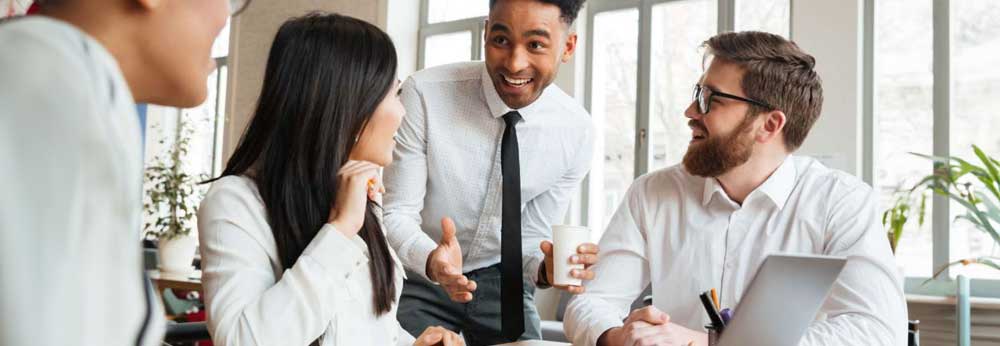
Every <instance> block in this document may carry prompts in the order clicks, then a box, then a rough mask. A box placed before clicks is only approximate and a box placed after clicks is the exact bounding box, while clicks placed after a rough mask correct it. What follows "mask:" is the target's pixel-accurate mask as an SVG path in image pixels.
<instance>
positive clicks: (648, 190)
mask: <svg viewBox="0 0 1000 346" xmlns="http://www.w3.org/2000/svg"><path fill="white" fill-rule="evenodd" d="M704 46H705V48H706V59H705V61H706V65H708V69H707V70H706V71H705V72H704V74H703V76H702V78H701V80H699V81H698V84H697V85H696V86H695V91H694V101H693V102H692V103H691V105H690V106H689V107H688V108H687V110H686V111H685V115H686V116H687V117H688V118H689V119H690V120H689V126H690V127H691V129H692V139H691V143H690V146H689V147H688V151H687V154H686V155H685V156H684V161H683V164H682V165H678V166H674V167H670V168H667V169H663V170H660V171H656V172H652V173H650V174H647V175H645V176H643V177H640V178H639V179H637V180H636V181H635V182H634V183H633V184H632V186H631V187H630V188H629V191H628V193H627V195H626V196H625V198H624V201H623V202H622V204H621V206H620V207H619V209H618V211H617V212H616V213H615V215H614V217H613V218H612V220H611V222H610V224H609V225H608V228H607V231H606V232H605V233H604V237H603V238H602V239H601V242H600V244H599V246H600V248H601V251H602V255H601V258H600V259H599V260H598V262H597V264H595V265H594V266H593V267H592V269H593V271H594V273H595V274H596V279H594V280H593V281H590V282H587V283H585V285H584V287H585V288H586V293H584V294H582V295H579V296H576V297H574V298H573V300H572V301H571V302H570V304H569V306H568V308H567V311H566V323H565V328H566V334H567V335H569V336H570V338H571V339H572V340H573V344H574V345H594V344H597V345H616V346H617V345H707V335H706V334H705V333H704V332H703V326H704V325H706V324H707V323H708V318H707V316H706V314H705V311H704V309H703V307H702V305H701V302H700V301H699V298H698V294H699V293H700V292H704V291H705V290H706V289H708V288H712V287H716V288H718V289H719V292H720V297H719V298H720V303H721V306H727V307H732V306H736V304H737V302H738V301H739V300H740V298H741V296H742V294H743V293H744V291H745V289H746V287H747V285H748V284H749V281H750V280H751V279H752V277H753V275H754V273H755V272H756V270H757V268H758V267H759V266H760V265H761V264H762V262H763V260H764V259H765V258H766V257H767V255H768V254H770V253H775V252H792V253H804V254H817V255H832V256H843V257H847V258H848V261H847V264H846V267H845V268H844V270H843V272H842V273H841V274H840V276H839V277H838V278H837V281H836V283H835V285H834V287H833V290H832V291H831V293H830V295H829V297H828V298H827V300H826V302H825V303H824V305H823V307H822V308H821V314H820V317H819V318H817V319H816V321H814V322H813V323H812V325H811V326H810V327H809V329H808V331H807V332H806V335H805V336H804V337H803V339H802V340H801V341H800V345H905V344H906V325H905V323H904V322H906V305H905V303H906V302H905V300H904V296H903V287H902V282H901V278H900V276H899V274H898V272H897V270H896V266H895V262H894V260H893V257H892V254H891V251H890V250H889V244H888V242H887V241H886V238H885V233H884V232H883V231H882V228H881V226H880V224H879V218H878V210H877V205H876V200H877V199H876V195H875V192H873V190H872V189H871V187H869V186H868V185H866V184H865V183H863V182H862V181H860V180H859V179H857V178H856V177H854V176H851V175H848V174H847V173H844V172H841V171H837V170H833V169H830V168H827V167H825V166H823V165H822V164H820V163H819V162H817V161H816V160H814V159H811V158H807V157H799V156H794V155H792V153H793V152H794V151H795V150H796V149H797V148H798V147H799V146H800V145H801V144H802V142H803V141H804V140H805V138H806V135H807V134H808V132H809V129H810V128H811V127H812V125H813V123H815V122H816V119H817V118H818V117H819V114H820V109H821V106H822V100H823V96H822V87H821V82H820V78H819V76H818V75H817V74H816V72H815V71H814V70H813V68H814V65H815V59H814V58H813V57H812V56H810V55H808V54H806V53H805V52H803V51H802V50H801V49H799V47H798V46H797V45H796V44H795V43H793V42H790V41H788V40H786V39H784V38H782V37H780V36H777V35H772V34H767V33H761V32H741V33H724V34H719V35H717V36H715V37H712V38H711V39H709V40H708V41H706V42H705V44H704ZM650 284H651V285H652V292H653V305H652V306H649V307H646V308H643V309H639V310H635V311H632V312H631V313H629V311H628V307H629V303H630V302H632V301H633V300H634V299H635V298H636V297H637V296H638V295H639V294H640V292H642V290H643V289H644V288H645V287H646V286H647V285H650ZM793 308H794V307H793ZM737 313H738V312H737ZM623 319H625V320H624V322H623Z"/></svg>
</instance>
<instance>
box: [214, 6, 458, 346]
mask: <svg viewBox="0 0 1000 346" xmlns="http://www.w3.org/2000/svg"><path fill="white" fill-rule="evenodd" d="M398 93H399V81H398V80H397V79H396V53H395V48H394V46H393V44H392V41H391V40H390V38H389V36H388V35H386V34H385V33H384V32H382V31H381V30H380V29H378V28H377V27H375V26H374V25H371V24H369V23H366V22H363V21H361V20H358V19H354V18H351V17H346V16H341V15H337V14H318V13H314V14H309V15H306V16H304V17H300V18H294V19H291V20H289V21H287V22H286V23H285V24H284V25H282V26H281V28H280V29H279V30H278V33H277V35H276V37H275V39H274V43H273V45H272V47H271V51H270V55H269V57H268V61H267V68H266V71H265V74H264V83H263V88H262V90H261V94H260V98H259V100H258V103H257V108H256V110H255V111H254V114H253V119H252V120H251V121H250V125H249V127H248V128H247V131H246V133H245V134H244V135H243V138H242V139H241V140H240V143H239V145H238V146H237V148H236V151H235V152H234V154H233V156H232V158H231V159H230V160H229V162H228V164H227V166H226V169H225V170H224V171H223V172H222V175H221V176H220V177H218V178H216V179H213V181H214V183H213V184H212V187H211V189H210V190H209V192H208V195H207V196H206V197H205V199H204V201H203V202H202V205H201V209H200V210H199V212H198V219H199V221H198V225H199V229H200V235H201V236H200V238H201V239H200V240H201V253H202V270H203V276H202V281H203V283H204V286H205V302H206V306H207V312H208V324H209V331H210V332H211V334H212V338H213V341H214V342H215V343H216V344H219V345H307V344H313V345H325V346H331V345H410V344H415V345H430V344H438V343H443V344H446V345H451V344H455V345H458V344H461V339H460V338H459V337H458V336H457V335H455V334H454V333H452V332H450V331H446V330H444V329H442V328H438V327H432V328H428V329H427V330H426V331H425V332H424V333H423V335H421V337H420V338H418V339H417V340H414V338H413V337H412V336H410V335H409V334H407V333H406V332H405V331H403V330H402V329H401V328H400V327H399V324H398V323H397V322H396V302H397V300H398V297H399V294H400V287H401V285H402V279H403V269H402V267H401V265H400V262H399V260H398V259H397V258H396V255H395V253H394V252H393V250H392V249H391V248H390V247H389V246H388V244H387V243H386V239H385V235H384V233H383V230H382V226H381V222H380V210H379V208H380V207H379V205H378V204H377V203H376V202H375V201H377V200H378V199H379V196H380V192H381V191H380V190H381V189H382V188H381V181H380V177H379V173H378V172H379V168H380V167H381V166H385V165H387V164H389V163H390V162H391V161H392V148H393V145H394V141H393V135H394V133H395V132H396V129H397V128H398V127H399V124H400V122H401V120H402V117H403V113H404V110H403V106H402V104H401V103H400V102H399V99H398Z"/></svg>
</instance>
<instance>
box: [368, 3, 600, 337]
mask: <svg viewBox="0 0 1000 346" xmlns="http://www.w3.org/2000/svg"><path fill="white" fill-rule="evenodd" d="M480 1H486V0H480ZM583 2H584V1H583V0H561V1H560V0H491V1H490V14H489V18H488V20H487V21H486V23H485V24H486V25H485V28H486V30H485V37H484V42H485V47H484V52H485V56H486V61H485V63H484V62H482V61H478V62H467V63H457V64H451V65H445V66H439V67H434V68H430V69H427V70H424V71H420V72H417V73H416V74H414V75H413V76H412V77H410V78H409V79H408V80H407V81H406V82H405V83H404V85H403V91H402V98H403V104H404V105H405V106H406V111H407V116H406V117H405V119H404V121H403V125H402V126H401V127H400V129H399V133H398V134H397V137H396V142H397V146H396V149H395V154H394V155H395V157H394V160H395V161H394V162H395V163H394V164H393V165H392V166H391V167H389V168H387V169H386V172H385V183H386V190H387V193H386V196H385V222H386V230H387V232H388V238H389V241H390V243H391V244H392V246H393V247H395V248H396V249H397V251H398V253H399V254H400V256H401V257H402V261H403V262H404V263H405V264H406V265H407V268H408V269H409V270H410V272H409V279H408V281H407V282H406V284H405V285H404V287H403V294H402V298H401V299H400V308H399V314H398V316H399V320H400V323H401V324H402V325H403V327H404V328H406V329H407V330H410V331H411V332H412V331H418V330H423V328H425V327H426V326H430V325H441V326H445V327H447V328H449V329H451V330H453V331H456V332H459V331H460V332H462V333H463V335H464V336H465V338H466V341H467V342H468V344H470V345H491V344H496V343H502V342H508V341H513V340H518V339H538V338H540V330H539V329H540V328H539V318H538V313H537V311H536V309H535V306H534V300H533V297H532V296H533V293H534V289H535V288H536V287H547V286H549V285H550V283H549V279H548V278H551V277H552V257H551V256H552V244H551V243H549V242H548V241H547V239H550V238H551V226H552V224H553V223H560V221H561V219H562V218H563V216H564V215H565V212H566V210H567V207H568V205H569V202H570V199H571V196H572V195H573V192H574V190H575V189H576V188H577V186H578V185H579V183H580V181H582V180H583V177H584V176H585V175H586V174H587V172H588V171H589V169H590V160H591V154H592V150H593V149H592V146H593V144H592V142H593V129H592V127H591V122H590V116H589V115H588V114H587V112H586V111H585V110H584V109H583V108H582V107H581V105H580V103H579V102H577V101H576V100H574V99H573V98H571V97H570V96H569V95H567V94H566V93H565V92H563V91H562V90H560V89H559V88H558V87H556V86H555V85H552V81H553V80H554V79H555V75H556V71H558V69H559V66H560V64H561V63H564V62H567V61H569V59H571V58H572V56H573V53H574V51H575V49H576V41H577V35H576V33H574V32H573V30H572V28H571V27H572V24H573V21H574V20H575V18H576V16H577V13H578V12H579V10H580V8H581V7H582V6H583ZM444 217H452V218H454V223H453V222H452V221H451V220H450V219H448V220H444V221H441V222H440V223H439V220H442V218H444ZM578 250H579V251H578V252H579V253H578V254H577V256H575V257H576V258H575V259H574V260H575V262H576V263H582V264H584V265H588V266H589V264H592V263H594V262H595V261H596V259H597V246H596V245H594V244H585V245H583V246H581V247H580V248H579V249H578ZM571 275H573V276H574V277H578V278H581V279H591V278H593V273H591V272H590V271H589V270H587V269H585V270H576V271H574V272H573V273H572V274H571ZM434 283H438V284H439V285H435V284H434ZM561 288H562V289H565V290H567V291H569V292H572V293H580V292H582V290H583V289H582V288H581V287H579V286H568V287H561Z"/></svg>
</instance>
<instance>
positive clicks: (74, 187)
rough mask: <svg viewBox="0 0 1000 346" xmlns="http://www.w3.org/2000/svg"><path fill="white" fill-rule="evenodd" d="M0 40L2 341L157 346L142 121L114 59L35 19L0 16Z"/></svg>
mask: <svg viewBox="0 0 1000 346" xmlns="http://www.w3.org/2000/svg"><path fill="white" fill-rule="evenodd" d="M0 47H2V48H0V167H2V168H0V191H3V192H2V195H0V316H3V322H2V323H0V345H136V344H146V345H158V344H159V341H160V340H162V333H163V328H164V320H163V312H162V308H161V307H160V305H159V303H158V299H156V296H155V295H154V294H153V293H152V292H147V290H146V287H145V286H144V284H143V279H142V277H143V276H142V270H143V264H142V249H141V245H140V244H141V243H140V239H141V234H140V232H141V230H142V221H141V217H142V200H141V198H142V139H141V136H140V133H141V132H140V131H141V129H140V128H139V120H138V115H137V114H136V111H135V100H134V99H133V98H132V94H131V92H130V91H129V88H128V85H127V84H126V83H125V78H124V77H123V76H122V72H121V70H120V69H119V67H118V63H117V62H116V61H115V59H114V57H113V56H112V55H111V54H110V53H109V52H108V51H107V49H105V48H104V46H102V45H101V44H100V43H99V42H98V41H97V40H95V39H93V38H92V37H90V36H88V35H87V34H85V33H84V32H82V31H80V30H79V29H77V28H75V27H73V26H71V25H69V24H67V23H65V22H61V21H57V20H53V19H50V18H47V17H40V16H32V17H25V18H20V19H14V20H11V21H10V22H6V23H3V24H0ZM147 294H148V295H147ZM147 298H149V299H148V300H147ZM150 310H152V311H150ZM147 318H149V320H147ZM144 325H145V326H146V327H147V329H146V330H145V331H141V330H140V329H142V327H143V326H144ZM140 334H142V335H143V336H144V337H143V339H142V340H139V341H137V339H138V338H139V335H140Z"/></svg>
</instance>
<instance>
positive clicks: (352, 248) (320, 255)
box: [302, 224, 368, 281]
mask: <svg viewBox="0 0 1000 346" xmlns="http://www.w3.org/2000/svg"><path fill="white" fill-rule="evenodd" d="M302 254H303V255H305V256H308V257H309V258H311V259H313V260H314V261H316V262H318V263H319V265H320V267H322V268H323V270H324V271H325V272H326V273H327V274H328V275H327V278H329V279H331V280H334V281H339V280H340V278H344V279H349V278H350V277H351V273H354V272H355V269H357V267H360V266H362V265H365V264H367V258H365V253H364V252H363V251H362V249H361V248H359V247H358V246H357V245H355V244H354V242H352V241H351V240H350V239H348V238H347V237H346V236H344V234H343V233H340V232H338V231H337V229H336V228H335V227H333V225H331V224H324V225H323V228H320V230H319V232H318V233H316V237H315V238H313V240H312V241H311V242H310V243H309V246H306V249H305V250H303V251H302ZM360 272H361V273H368V271H367V270H362V271H360Z"/></svg>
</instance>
